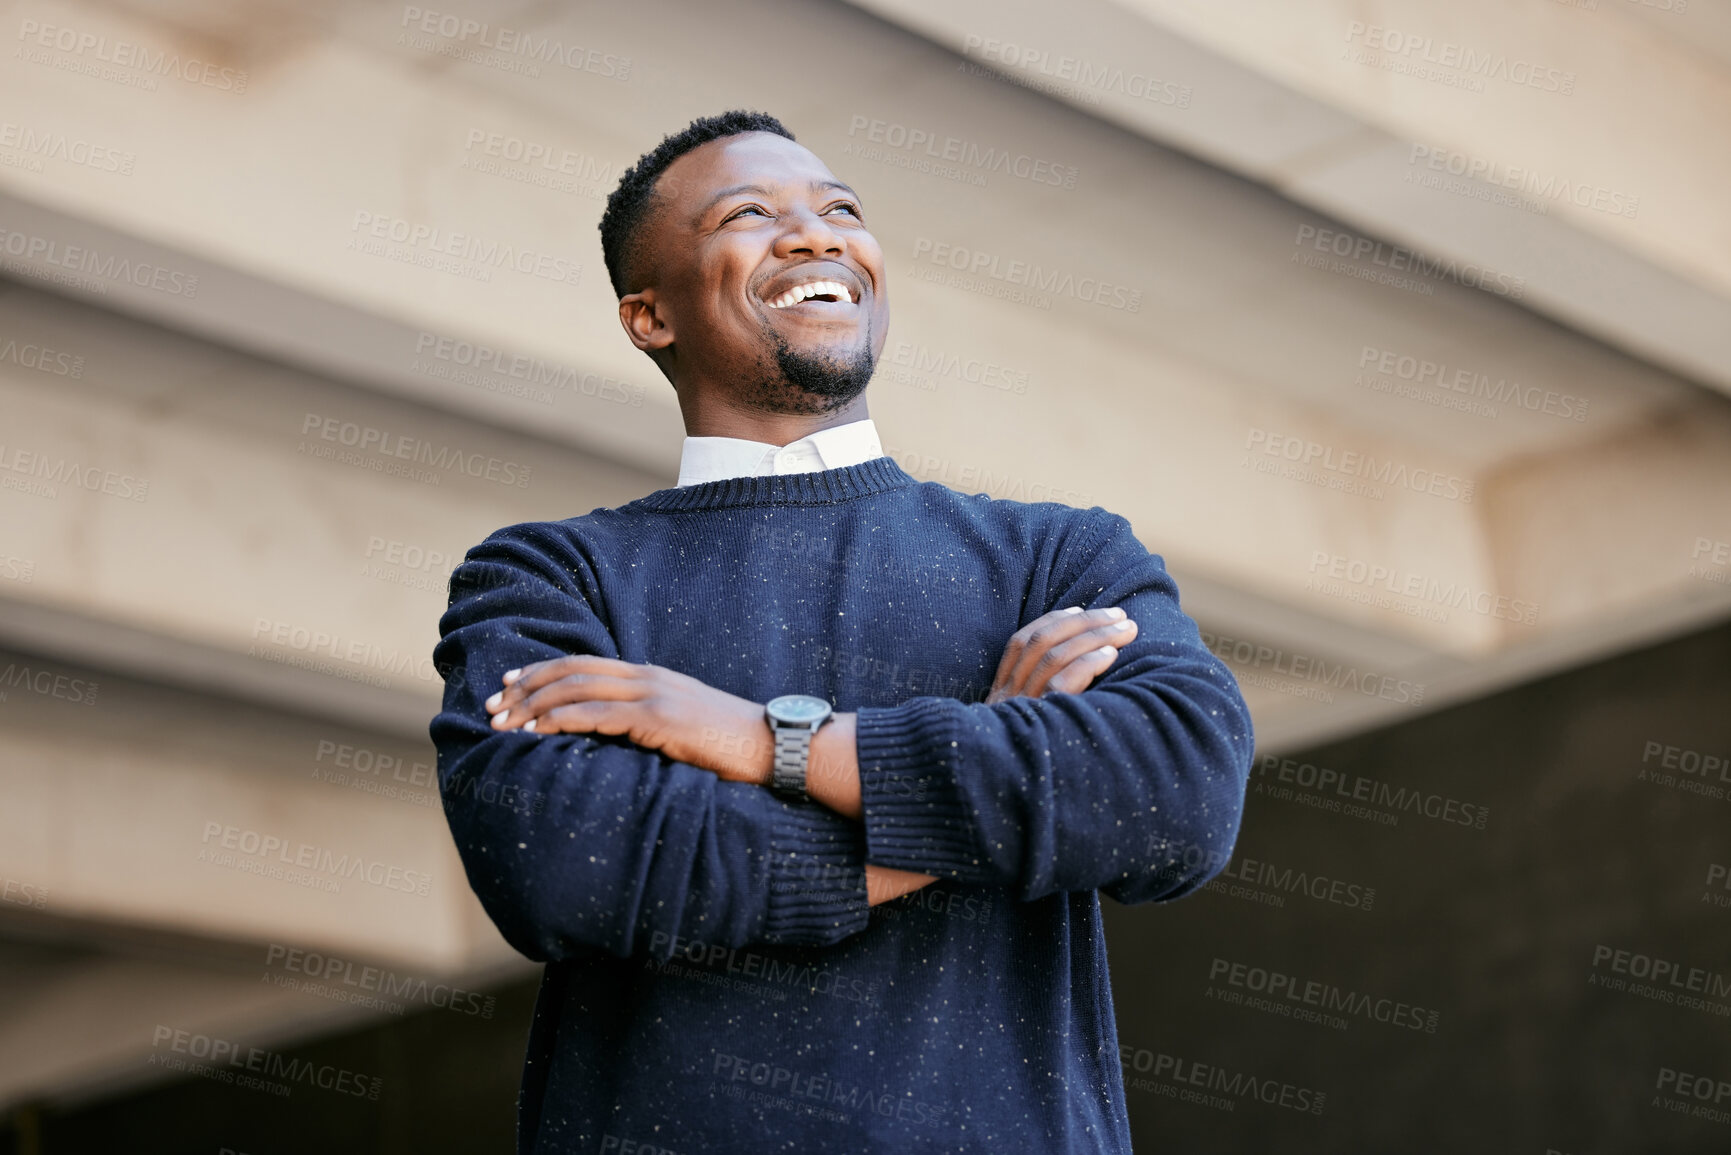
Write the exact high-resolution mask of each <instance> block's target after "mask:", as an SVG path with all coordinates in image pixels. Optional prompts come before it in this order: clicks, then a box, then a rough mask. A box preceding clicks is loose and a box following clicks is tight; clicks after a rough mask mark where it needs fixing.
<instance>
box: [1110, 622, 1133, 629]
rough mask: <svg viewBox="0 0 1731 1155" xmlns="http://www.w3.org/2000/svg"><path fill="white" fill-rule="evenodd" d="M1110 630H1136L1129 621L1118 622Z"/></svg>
mask: <svg viewBox="0 0 1731 1155" xmlns="http://www.w3.org/2000/svg"><path fill="white" fill-rule="evenodd" d="M1112 628H1113V629H1115V630H1133V629H1135V628H1136V623H1135V622H1130V621H1124V622H1118V623H1116V624H1115V625H1114V626H1113V627H1112Z"/></svg>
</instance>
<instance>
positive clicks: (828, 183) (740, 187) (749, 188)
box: [697, 180, 859, 219]
mask: <svg viewBox="0 0 1731 1155" xmlns="http://www.w3.org/2000/svg"><path fill="white" fill-rule="evenodd" d="M809 187H810V189H811V191H812V192H821V191H823V190H824V189H840V190H841V191H842V192H845V193H847V194H848V195H849V196H851V197H853V198H854V199H855V200H858V199H859V194H858V193H856V192H854V191H853V189H851V188H849V187H848V186H847V185H845V184H843V183H841V182H840V181H839V180H814V181H812V182H811V184H810V186H809ZM747 192H749V193H757V194H758V195H759V196H765V197H767V196H770V195H772V191H771V190H770V189H768V188H766V187H765V186H763V185H760V184H736V185H733V186H731V187H730V188H724V189H722V190H721V191H719V192H717V193H716V194H715V195H714V196H712V197H710V198H709V199H708V200H706V201H704V202H703V207H702V208H700V209H698V210H697V216H698V217H699V218H700V219H701V218H702V217H703V216H704V215H705V214H707V213H708V212H709V210H710V209H712V208H714V207H715V206H716V204H717V203H718V202H720V201H724V200H726V199H727V198H728V197H730V196H737V195H738V194H740V193H747Z"/></svg>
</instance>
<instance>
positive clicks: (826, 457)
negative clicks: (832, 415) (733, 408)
mask: <svg viewBox="0 0 1731 1155" xmlns="http://www.w3.org/2000/svg"><path fill="white" fill-rule="evenodd" d="M883 455H884V450H883V443H882V442H881V441H879V440H878V430H877V426H876V425H875V424H873V423H872V420H871V418H869V417H866V418H862V419H861V420H859V421H850V422H848V423H847V424H845V425H832V426H830V427H829V428H828V429H820V430H818V431H817V432H816V433H813V434H811V435H810V436H809V437H802V438H800V439H799V440H798V441H794V442H791V443H789V444H787V445H773V444H771V443H769V442H767V441H747V440H745V439H744V438H740V437H687V438H686V439H685V443H684V445H683V447H682V448H681V450H680V454H679V484H680V485H681V486H686V485H699V484H701V483H703V482H705V481H724V480H726V479H727V478H730V477H765V476H770V475H774V474H782V473H816V472H818V471H820V470H824V469H844V468H846V467H847V466H850V465H859V464H862V463H863V462H867V461H870V460H872V459H873V458H876V457H882V456H883Z"/></svg>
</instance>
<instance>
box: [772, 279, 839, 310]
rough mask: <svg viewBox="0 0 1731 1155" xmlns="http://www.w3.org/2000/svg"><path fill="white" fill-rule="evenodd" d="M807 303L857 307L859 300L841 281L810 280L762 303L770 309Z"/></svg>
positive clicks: (789, 307)
mask: <svg viewBox="0 0 1731 1155" xmlns="http://www.w3.org/2000/svg"><path fill="white" fill-rule="evenodd" d="M807 301H821V302H824V303H827V304H832V305H838V304H839V305H857V304H858V303H859V299H858V298H857V297H856V296H855V295H854V290H853V288H852V286H850V285H846V284H843V283H842V282H841V281H823V280H811V281H802V282H800V283H799V284H797V285H794V286H792V287H791V288H789V289H786V290H784V291H783V292H781V293H780V294H779V295H777V296H775V297H771V298H769V299H767V300H765V301H764V304H765V305H767V306H769V307H770V308H771V309H791V308H792V307H793V306H795V305H802V304H804V303H806V302H807Z"/></svg>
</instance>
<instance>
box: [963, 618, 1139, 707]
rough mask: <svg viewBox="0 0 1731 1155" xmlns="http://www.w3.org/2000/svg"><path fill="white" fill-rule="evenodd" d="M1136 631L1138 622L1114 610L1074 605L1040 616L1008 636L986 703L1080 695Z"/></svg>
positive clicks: (1109, 663) (1110, 662) (1102, 671)
mask: <svg viewBox="0 0 1731 1155" xmlns="http://www.w3.org/2000/svg"><path fill="white" fill-rule="evenodd" d="M1136 632H1137V630H1136V623H1135V622H1134V621H1133V620H1132V619H1131V618H1130V617H1129V616H1128V615H1127V614H1125V612H1124V611H1123V610H1121V609H1119V608H1117V607H1116V606H1113V607H1111V608H1109V609H1098V610H1084V609H1082V608H1081V607H1080V606H1072V607H1071V608H1069V609H1065V610H1053V611H1052V612H1051V613H1049V614H1041V615H1040V616H1039V617H1037V618H1035V619H1034V620H1033V621H1031V622H1029V623H1028V624H1027V625H1025V626H1023V627H1022V628H1021V629H1019V630H1017V631H1016V632H1015V633H1013V634H1011V635H1010V641H1009V644H1007V645H1006V646H1005V647H1004V656H1003V657H1002V658H1000V659H998V674H997V677H995V678H994V679H992V689H991V691H990V692H989V693H988V694H987V695H986V704H987V705H988V706H994V705H996V704H998V703H999V702H1002V701H1004V700H1005V699H1007V698H1038V697H1040V696H1041V695H1043V694H1045V693H1046V692H1047V691H1056V692H1058V693H1061V694H1077V693H1081V692H1082V691H1083V690H1085V689H1087V688H1088V686H1089V685H1090V684H1091V683H1092V682H1093V681H1094V679H1095V678H1098V677H1099V676H1100V675H1101V674H1103V673H1105V672H1106V671H1107V669H1109V668H1110V667H1111V665H1112V662H1113V661H1114V660H1115V659H1116V658H1117V657H1118V650H1119V648H1120V647H1123V646H1127V645H1129V644H1130V642H1131V640H1132V639H1134V638H1135V637H1136Z"/></svg>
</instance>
